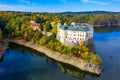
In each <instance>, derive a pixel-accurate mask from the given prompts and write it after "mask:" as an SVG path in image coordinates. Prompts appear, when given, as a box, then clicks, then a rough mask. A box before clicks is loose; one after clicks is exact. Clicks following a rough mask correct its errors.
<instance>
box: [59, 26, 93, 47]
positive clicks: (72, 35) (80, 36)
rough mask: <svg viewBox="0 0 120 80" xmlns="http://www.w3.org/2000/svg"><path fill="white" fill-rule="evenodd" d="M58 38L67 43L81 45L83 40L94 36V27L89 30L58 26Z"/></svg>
mask: <svg viewBox="0 0 120 80" xmlns="http://www.w3.org/2000/svg"><path fill="white" fill-rule="evenodd" d="M57 38H58V40H59V41H60V42H61V43H63V44H66V45H70V44H71V45H73V44H75V45H79V43H80V42H81V41H86V42H87V41H88V40H89V39H91V38H93V28H91V29H90V30H89V31H87V32H85V31H72V30H62V29H61V28H58V34H57Z"/></svg>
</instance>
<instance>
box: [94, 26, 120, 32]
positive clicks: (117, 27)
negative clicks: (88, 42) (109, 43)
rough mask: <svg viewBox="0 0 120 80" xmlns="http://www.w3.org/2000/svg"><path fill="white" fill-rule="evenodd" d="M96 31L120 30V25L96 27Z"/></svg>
mask: <svg viewBox="0 0 120 80" xmlns="http://www.w3.org/2000/svg"><path fill="white" fill-rule="evenodd" d="M94 31H95V32H97V33H106V32H113V31H120V26H104V27H94Z"/></svg>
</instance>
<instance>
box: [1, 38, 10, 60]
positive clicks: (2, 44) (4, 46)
mask: <svg viewBox="0 0 120 80" xmlns="http://www.w3.org/2000/svg"><path fill="white" fill-rule="evenodd" d="M9 42H10V39H8V38H6V39H4V40H3V41H2V42H0V59H1V57H2V56H3V54H4V52H5V50H6V49H7V48H8V44H9Z"/></svg>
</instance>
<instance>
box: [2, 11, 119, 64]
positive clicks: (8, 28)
mask: <svg viewBox="0 0 120 80" xmlns="http://www.w3.org/2000/svg"><path fill="white" fill-rule="evenodd" d="M30 20H33V21H35V22H37V23H38V24H39V27H40V29H41V31H44V32H51V33H53V35H52V36H51V37H48V36H46V35H43V34H42V33H41V31H38V30H35V31H33V29H32V28H31V27H30V22H29V21H30ZM51 22H55V24H54V27H52V26H51V25H50V23H51ZM71 22H77V23H88V24H91V25H108V24H111V25H112V24H119V23H120V14H58V13H35V12H3V11H0V41H2V38H3V37H9V38H17V39H21V38H22V39H25V40H26V41H31V42H34V43H37V44H40V45H42V46H46V47H47V48H49V49H52V50H54V51H58V52H60V53H62V54H65V55H68V56H76V57H80V58H83V59H86V60H87V61H92V62H95V63H99V64H100V63H101V62H102V61H101V59H100V58H99V57H98V56H97V55H94V54H93V53H91V52H90V50H89V48H88V47H87V45H86V44H85V43H84V42H82V44H83V46H79V47H76V48H74V47H66V46H64V45H62V44H61V43H60V42H59V41H57V40H56V39H55V38H56V33H57V23H62V24H64V23H66V24H71ZM96 30H99V29H96ZM58 45H59V46H58ZM66 53H68V54H66Z"/></svg>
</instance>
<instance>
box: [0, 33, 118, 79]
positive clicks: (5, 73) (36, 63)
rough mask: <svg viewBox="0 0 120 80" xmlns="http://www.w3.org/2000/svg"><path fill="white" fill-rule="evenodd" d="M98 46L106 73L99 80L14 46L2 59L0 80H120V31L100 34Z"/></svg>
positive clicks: (98, 77)
mask: <svg viewBox="0 0 120 80" xmlns="http://www.w3.org/2000/svg"><path fill="white" fill-rule="evenodd" d="M94 44H95V48H96V54H97V55H99V56H100V57H101V58H102V60H103V64H102V65H103V67H104V71H103V73H102V74H101V75H99V76H98V75H95V74H91V73H88V72H84V71H81V70H79V69H77V68H75V67H72V66H69V65H67V64H63V63H60V62H56V61H54V60H52V59H50V58H48V57H46V56H44V55H43V54H42V53H39V52H37V51H35V50H32V49H30V48H26V47H23V46H19V45H16V44H10V48H9V49H8V50H6V51H5V54H4V55H3V56H2V58H1V59H0V80H120V76H119V73H120V45H119V44H120V31H111V32H104V33H101V32H99V33H97V32H96V33H95V34H94Z"/></svg>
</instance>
